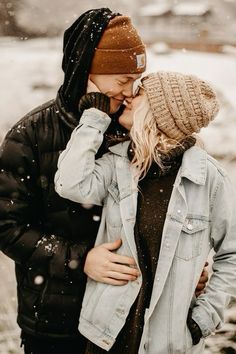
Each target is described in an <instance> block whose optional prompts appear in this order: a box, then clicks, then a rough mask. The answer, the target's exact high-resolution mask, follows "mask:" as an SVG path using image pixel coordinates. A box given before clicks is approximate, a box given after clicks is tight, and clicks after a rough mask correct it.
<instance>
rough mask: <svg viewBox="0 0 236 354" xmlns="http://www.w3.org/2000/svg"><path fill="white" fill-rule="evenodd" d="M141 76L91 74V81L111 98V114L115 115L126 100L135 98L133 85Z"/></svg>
mask: <svg viewBox="0 0 236 354" xmlns="http://www.w3.org/2000/svg"><path fill="white" fill-rule="evenodd" d="M140 77H141V74H115V75H96V74H90V75H89V79H90V80H91V81H92V82H93V83H94V84H95V85H96V86H97V88H98V89H99V90H100V91H101V92H102V93H104V94H105V95H107V96H108V97H110V98H111V99H110V113H115V112H117V111H118V109H119V108H120V106H121V104H122V103H123V101H124V100H125V99H126V98H130V97H132V96H133V85H134V82H135V80H137V79H139V78H140Z"/></svg>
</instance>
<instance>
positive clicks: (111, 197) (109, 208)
mask: <svg viewBox="0 0 236 354" xmlns="http://www.w3.org/2000/svg"><path fill="white" fill-rule="evenodd" d="M104 206H106V220H107V223H108V224H109V225H110V226H112V227H121V225H122V220H121V214H120V193H119V189H118V185H117V183H116V182H112V183H111V185H110V186H109V187H108V195H107V198H106V201H105V203H104Z"/></svg>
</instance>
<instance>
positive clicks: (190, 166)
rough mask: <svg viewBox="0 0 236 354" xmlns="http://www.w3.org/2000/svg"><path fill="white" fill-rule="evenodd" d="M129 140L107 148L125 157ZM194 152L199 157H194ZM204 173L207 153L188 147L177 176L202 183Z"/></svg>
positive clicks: (205, 173) (203, 181)
mask: <svg viewBox="0 0 236 354" xmlns="http://www.w3.org/2000/svg"><path fill="white" fill-rule="evenodd" d="M129 143H130V141H129V140H128V141H125V142H122V143H119V144H116V145H113V146H111V147H110V148H109V150H110V151H111V152H112V153H114V154H116V155H119V156H121V157H127V158H128V155H127V150H128V146H129ZM196 152H197V154H198V156H199V158H196ZM206 175H207V153H206V151H205V150H203V149H201V148H199V147H197V146H193V147H191V148H190V149H188V150H187V151H186V152H185V153H184V155H183V160H182V165H181V168H180V173H179V177H180V178H183V177H185V178H187V179H189V180H190V181H192V182H194V183H196V184H199V185H204V184H205V182H206Z"/></svg>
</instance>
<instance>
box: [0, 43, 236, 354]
mask: <svg viewBox="0 0 236 354" xmlns="http://www.w3.org/2000/svg"><path fill="white" fill-rule="evenodd" d="M61 42H62V41H61V40H58V39H50V40H48V39H35V40H30V41H17V40H15V39H14V38H12V39H6V38H3V39H1V38H0V77H1V80H0V97H1V100H0V112H1V116H0V141H1V140H2V139H3V137H4V135H5V133H6V131H7V130H8V129H9V128H10V127H11V126H12V125H13V123H15V122H17V120H18V119H20V118H21V117H22V116H23V115H24V114H25V113H27V112H28V111H29V110H31V109H33V108H34V107H36V106H37V105H40V104H41V103H43V102H45V101H47V100H48V99H51V98H53V97H55V95H56V91H57V88H58V87H59V85H60V82H61V80H62V71H61V68H60V66H61V57H62V53H61V52H62V49H61ZM154 70H172V71H180V72H187V73H193V74H197V75H199V76H201V77H202V78H204V79H206V80H208V81H210V82H211V83H212V84H213V85H214V86H215V87H216V89H217V91H218V92H219V96H220V100H221V103H222V110H221V114H220V115H219V117H218V118H217V119H216V121H215V122H214V123H213V124H212V126H211V127H209V128H207V129H205V131H204V132H203V133H202V138H203V139H204V142H205V145H206V148H207V150H208V151H209V152H210V153H211V154H212V155H214V156H215V157H217V158H218V159H219V160H220V161H221V162H222V164H223V165H224V166H225V168H226V170H227V171H228V173H229V175H230V177H231V179H232V182H233V183H234V185H235V186H236V142H235V141H236V84H235V83H236V56H234V55H233V54H232V55H229V54H228V55H226V54H206V53H192V52H188V51H184V50H182V51H178V52H177V51H174V52H171V53H170V54H165V55H154V54H153V53H152V52H151V51H150V52H149V55H148V71H149V72H150V71H154ZM0 268H1V270H2V273H3V274H7V276H6V275H4V276H2V277H0V289H4V291H2V290H0V300H1V301H0V304H1V303H6V297H8V300H9V301H8V302H7V304H8V308H6V307H5V308H3V306H0V331H1V328H2V326H3V324H4V323H6V314H8V315H9V318H8V322H9V323H8V327H9V328H11V332H9V333H12V335H15V334H16V333H17V332H15V331H16V330H15V328H16V327H15V326H14V325H13V323H14V321H15V320H14V317H15V314H14V311H15V306H16V302H15V294H14V290H13V289H14V287H15V283H14V276H13V265H12V263H11V262H9V261H8V260H7V259H6V258H5V257H3V256H2V258H0ZM9 269H10V271H9ZM8 288H9V290H7V291H6V289H8ZM10 294H11V295H10ZM8 295H9V296H8ZM227 319H228V321H229V322H230V323H229V324H227V325H226V326H225V327H224V329H223V330H222V331H221V333H219V334H217V335H216V336H214V337H212V338H210V339H209V340H208V341H207V344H208V346H209V348H208V349H207V350H206V353H207V354H210V353H228V354H230V353H236V344H235V334H236V325H235V324H236V308H235V307H234V306H233V307H232V308H231V309H229V310H228V312H227ZM12 331H13V332H12ZM232 337H234V339H233V340H232ZM1 340H3V337H2V336H1V335H0V354H1V353H2V354H10V351H8V352H6V351H2V350H1ZM8 341H9V338H8ZM9 345H12V346H13V347H14V343H13V344H12V343H10V344H9ZM13 347H12V348H13ZM222 347H225V348H227V347H228V349H224V351H223V350H222V349H220V348H222ZM230 348H231V349H230ZM11 353H12V354H13V353H14V354H16V353H17V354H19V350H16V351H14V348H13V349H12V351H11Z"/></svg>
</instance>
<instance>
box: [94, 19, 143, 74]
mask: <svg viewBox="0 0 236 354" xmlns="http://www.w3.org/2000/svg"><path fill="white" fill-rule="evenodd" d="M145 69H146V54H145V46H144V44H143V42H142V40H141V38H140V36H139V35H138V33H137V31H136V29H135V28H134V27H133V25H132V23H131V19H130V17H127V16H116V17H114V18H113V19H112V20H111V21H110V22H109V23H108V26H107V27H106V29H105V31H104V33H103V35H102V37H101V40H100V42H99V44H98V47H97V48H96V49H95V53H94V57H93V61H92V65H91V69H90V73H91V74H139V73H142V72H144V71H145Z"/></svg>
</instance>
